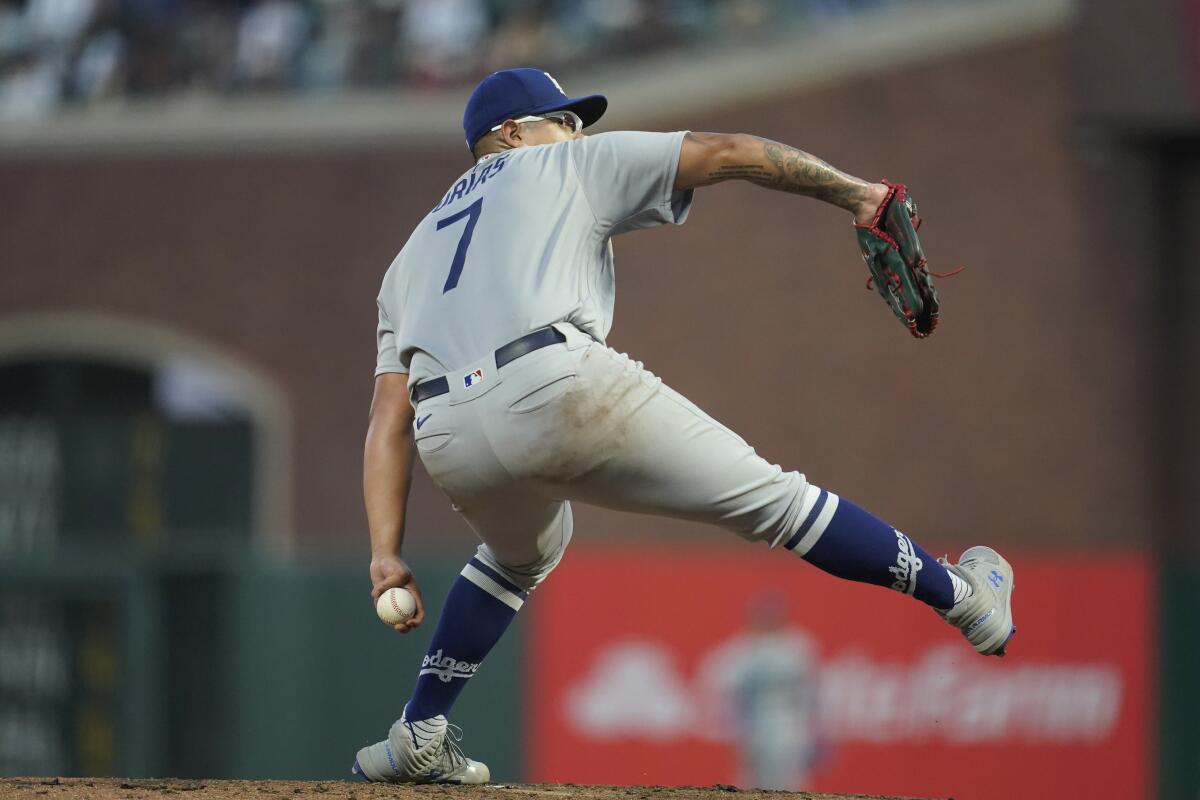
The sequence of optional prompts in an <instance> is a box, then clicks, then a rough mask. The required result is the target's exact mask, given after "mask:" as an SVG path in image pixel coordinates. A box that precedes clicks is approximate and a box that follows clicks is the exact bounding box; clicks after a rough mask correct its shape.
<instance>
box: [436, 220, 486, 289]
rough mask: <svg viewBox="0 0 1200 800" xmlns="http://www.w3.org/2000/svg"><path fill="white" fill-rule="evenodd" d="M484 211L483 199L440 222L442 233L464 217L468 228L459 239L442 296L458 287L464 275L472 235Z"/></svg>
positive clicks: (464, 229)
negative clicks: (460, 277) (464, 265)
mask: <svg viewBox="0 0 1200 800" xmlns="http://www.w3.org/2000/svg"><path fill="white" fill-rule="evenodd" d="M482 209H483V198H482V197H481V198H479V199H478V200H476V201H475V202H474V203H471V205H469V206H467V207H466V208H464V209H463V210H462V211H459V212H458V213H457V214H451V215H450V216H448V217H446V218H445V219H441V220H438V224H437V229H438V230H439V231H440V230H441V229H442V228H445V227H446V226H447V225H453V224H454V223H456V222H458V221H459V220H460V219H462V218H463V217H466V218H467V224H466V227H464V228H463V232H462V236H460V237H459V239H458V249H456V250H455V251H454V260H453V261H451V262H450V274H449V275H447V276H446V285H445V286H443V287H442V294H445V293H446V292H448V291H450V290H451V289H453V288H454V287H455V286H458V277H459V276H460V275H462V270H463V264H464V263H465V262H466V260H467V248H468V247H470V246H471V234H473V233H475V223H476V222H478V221H479V212H480V211H481V210H482Z"/></svg>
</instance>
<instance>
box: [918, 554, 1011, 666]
mask: <svg viewBox="0 0 1200 800" xmlns="http://www.w3.org/2000/svg"><path fill="white" fill-rule="evenodd" d="M938 561H939V563H941V564H942V565H943V566H944V567H945V568H946V569H948V570H950V571H951V572H953V573H954V574H955V575H957V576H958V577H960V578H962V579H963V580H964V581H966V582H967V583H968V584H969V585H970V586H971V596H970V597H965V598H963V599H962V600H960V601H959V602H957V603H955V604H954V608H952V609H950V610H949V611H939V612H938V613H939V614H941V615H942V617H943V618H944V619H945V620H946V621H947V622H949V623H950V624H951V625H953V626H954V627H956V628H958V629H959V630H961V631H962V632H963V636H966V637H967V641H968V642H970V643H971V646H972V647H974V648H975V649H976V650H977V651H979V652H980V653H982V654H983V655H985V656H1003V655H1004V652H1005V650H1006V649H1007V647H1008V642H1009V640H1010V639H1012V637H1013V634H1015V633H1016V632H1017V627H1016V625H1014V624H1013V616H1012V593H1013V569H1012V566H1011V565H1010V564H1009V563H1008V562H1007V561H1005V560H1004V558H1003V557H1002V556H1001V555H1000V554H999V553H997V552H996V551H995V550H993V549H992V548H990V547H972V548H970V549H968V550H966V551H965V552H964V553H963V554H962V555H961V556H959V559H958V563H957V564H950V563H948V562H947V561H946V560H945V559H938Z"/></svg>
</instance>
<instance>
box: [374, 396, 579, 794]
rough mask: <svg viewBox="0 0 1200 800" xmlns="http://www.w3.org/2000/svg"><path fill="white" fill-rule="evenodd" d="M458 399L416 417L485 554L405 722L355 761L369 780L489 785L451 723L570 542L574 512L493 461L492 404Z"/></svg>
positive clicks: (443, 631) (433, 464) (429, 453)
mask: <svg viewBox="0 0 1200 800" xmlns="http://www.w3.org/2000/svg"><path fill="white" fill-rule="evenodd" d="M459 399H460V395H459V393H457V392H451V394H450V395H449V396H442V397H439V398H435V399H433V400H429V401H426V402H425V403H422V404H421V405H420V406H419V407H418V409H417V414H418V416H417V418H418V419H421V420H423V423H424V424H423V425H422V428H421V430H420V432H419V433H418V434H417V437H416V438H417V450H418V452H419V453H420V456H421V461H422V463H423V464H424V466H425V469H426V471H427V472H428V473H429V474H430V476H431V477H432V478H433V480H434V481H435V482H436V483H437V484H438V485H439V486H440V487H441V488H442V489H443V490H444V491H445V492H446V494H447V495H448V496H449V497H450V498H451V501H452V502H453V503H454V504H455V508H456V509H457V510H458V511H459V512H460V513H462V514H463V516H464V517H465V518H466V519H467V521H468V523H470V524H471V526H472V527H473V528H474V529H475V531H476V532H477V533H478V534H479V535H480V538H481V539H482V540H483V541H484V545H483V546H481V547H480V548H479V550H478V552H477V554H476V555H475V556H474V557H473V558H471V560H470V561H469V562H468V563H467V565H466V566H465V567H464V568H463V570H462V572H461V573H460V574H459V576H458V577H457V578H456V579H455V580H454V582H453V584H452V585H451V587H450V590H449V592H448V593H447V596H446V599H445V601H444V602H443V604H442V608H441V611H440V613H439V615H438V621H437V625H436V627H435V628H434V632H433V638H432V640H431V643H430V646H429V650H428V652H427V653H426V655H425V657H424V659H423V660H422V664H421V666H420V669H419V670H418V671H417V676H416V683H415V686H414V688H413V693H412V695H411V696H410V698H409V699H408V702H407V703H406V704H405V709H404V712H403V714H402V715H401V718H400V719H399V720H397V721H396V723H395V724H394V725H393V726H392V728H391V730H390V731H389V734H388V738H387V739H385V740H383V741H381V742H377V743H376V744H374V745H371V746H369V747H365V748H363V749H362V750H360V751H359V753H358V757H357V760H356V763H355V767H354V772H355V773H356V774H358V775H360V776H361V777H364V778H366V779H368V780H374V781H395V782H415V783H428V782H434V781H437V782H457V783H485V782H487V780H488V779H489V778H490V774H489V772H488V769H487V767H486V765H484V764H482V763H480V762H477V761H472V760H471V759H468V758H466V757H465V756H464V755H463V754H462V751H461V750H459V749H458V746H457V744H456V741H457V740H456V739H455V738H453V737H451V736H448V735H447V734H448V731H449V728H450V725H449V722H448V721H447V717H448V716H449V714H450V711H451V709H452V707H453V705H454V703H455V701H456V700H457V699H458V696H459V694H460V693H461V692H462V690H463V689H464V688H465V686H466V684H467V682H468V681H469V680H470V679H471V677H472V676H473V675H474V674H475V672H476V671H477V670H478V669H479V667H480V665H481V664H482V663H483V661H484V659H485V658H486V656H487V655H488V653H489V652H490V651H491V650H492V648H493V647H494V646H495V645H496V643H497V642H498V641H499V640H500V639H501V637H502V636H503V635H504V632H505V631H506V630H507V629H508V626H509V624H510V623H511V622H512V620H513V618H514V617H515V616H516V613H517V611H518V610H520V608H521V606H522V605H523V604H524V602H525V598H526V596H527V593H528V591H529V590H530V589H532V588H533V587H534V586H536V585H537V584H538V583H539V582H540V581H541V580H542V579H543V578H544V577H545V576H546V575H547V574H549V572H550V571H551V570H552V569H553V568H554V567H555V566H556V565H557V564H558V561H559V559H560V558H561V557H562V552H563V550H564V549H565V547H566V545H567V543H568V542H569V541H570V537H571V509H570V506H569V505H568V504H567V503H565V502H562V501H561V500H557V499H554V498H548V497H546V496H544V495H543V494H540V493H536V492H531V491H529V490H528V489H527V488H523V487H522V486H520V485H519V484H518V483H516V482H514V481H513V479H512V477H511V476H510V475H509V474H508V473H507V472H506V470H505V469H504V467H503V465H502V464H501V463H500V462H499V460H498V459H497V458H496V457H495V455H494V453H493V452H492V450H491V446H490V443H489V442H488V439H487V436H486V435H485V434H484V431H483V430H482V427H481V425H480V422H479V420H480V415H481V409H483V408H484V407H485V406H486V403H487V401H488V396H487V395H486V394H480V395H479V396H477V397H469V399H467V401H466V402H455V401H457V400H459ZM485 416H486V414H485Z"/></svg>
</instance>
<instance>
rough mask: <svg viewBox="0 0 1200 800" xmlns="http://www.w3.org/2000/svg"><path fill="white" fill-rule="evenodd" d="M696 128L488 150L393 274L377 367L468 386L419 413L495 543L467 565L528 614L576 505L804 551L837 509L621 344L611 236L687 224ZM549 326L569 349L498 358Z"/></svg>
mask: <svg viewBox="0 0 1200 800" xmlns="http://www.w3.org/2000/svg"><path fill="white" fill-rule="evenodd" d="M684 136H685V134H684V133H668V134H656V133H605V134H599V135H597V136H589V137H585V138H582V139H575V140H572V141H570V142H563V143H560V144H552V145H540V146H535V147H524V148H518V149H516V150H513V151H509V152H505V153H503V154H499V155H496V156H493V157H491V158H488V159H485V160H483V161H481V162H480V163H479V164H477V165H476V166H475V167H474V168H473V169H471V170H470V171H469V172H468V173H467V174H466V175H464V176H463V177H462V178H460V179H459V180H458V181H456V182H455V184H454V185H453V186H452V187H451V189H450V191H449V192H447V193H446V196H445V197H443V198H442V200H441V202H439V203H438V204H437V206H436V207H435V208H434V210H433V211H432V212H431V213H430V214H429V215H428V216H427V217H426V218H425V219H424V220H422V221H421V223H420V224H419V225H418V226H417V229H416V231H415V232H414V233H413V235H412V238H411V239H410V240H409V241H408V244H406V245H405V247H404V250H402V251H401V253H400V255H399V256H397V257H396V260H395V261H394V262H393V263H392V266H391V268H390V269H389V270H388V273H387V276H386V277H385V278H384V281H383V288H382V290H381V291H380V293H379V303H378V304H379V360H378V365H377V367H376V372H377V374H379V373H386V372H399V373H403V372H409V373H410V376H409V384H410V385H413V384H415V383H418V382H420V381H422V380H425V379H427V378H431V377H438V376H442V375H446V376H447V377H448V378H449V381H448V386H449V391H448V392H447V393H446V394H442V395H439V396H435V397H431V398H427V399H425V400H422V401H421V402H420V403H419V404H418V405H417V407H416V413H415V417H414V421H413V429H414V430H413V438H414V441H415V442H416V448H417V451H418V452H419V453H420V456H421V462H422V464H424V466H425V469H426V471H427V472H428V473H429V475H430V477H431V478H433V480H434V482H436V483H437V485H438V486H440V487H441V488H442V490H443V491H444V492H445V493H446V494H447V495H448V496H449V497H450V499H451V501H452V502H453V504H454V507H455V509H456V510H457V511H458V512H459V513H461V514H462V515H463V517H464V518H465V519H466V520H467V522H468V523H470V525H471V527H472V528H473V529H474V530H475V532H476V533H477V534H479V537H480V539H482V540H483V545H482V546H481V547H480V549H479V554H478V559H473V560H472V564H469V565H468V566H467V567H466V569H464V571H463V573H462V574H463V575H464V576H465V577H466V578H467V579H468V580H470V581H471V582H473V583H475V584H476V585H477V586H479V587H480V588H482V589H484V590H485V591H487V592H489V593H491V594H492V595H494V596H495V597H497V598H499V599H500V600H501V601H502V602H504V603H506V604H508V605H509V606H511V607H512V608H519V607H520V606H521V604H522V603H523V602H524V598H525V591H526V590H528V589H531V588H533V587H534V586H536V585H537V584H538V583H539V582H540V581H541V580H542V579H543V578H545V576H546V575H547V574H549V572H550V571H551V570H552V569H554V567H555V565H556V564H558V562H559V559H560V558H561V557H562V554H563V551H564V550H565V549H566V547H567V544H568V543H569V542H570V540H571V534H572V530H573V522H572V515H571V506H570V501H571V500H580V501H584V502H587V503H592V504H595V505H600V506H606V507H609V508H617V509H622V510H627V511H639V512H646V513H652V514H662V515H667V516H673V517H680V518H683V519H691V520H697V521H702V522H709V523H712V524H714V525H721V526H722V527H725V528H727V529H729V530H731V531H734V532H735V533H737V534H739V535H741V536H743V537H745V538H747V539H751V540H758V541H767V542H770V543H771V544H772V545H774V544H779V543H783V542H785V541H786V542H787V546H788V548H789V549H792V550H793V552H795V553H797V554H798V555H803V554H804V553H805V552H807V550H808V548H810V547H811V546H812V544H813V543H814V542H815V541H816V540H817V538H818V537H819V536H820V535H821V533H822V532H823V531H824V529H825V526H826V525H827V524H828V522H829V519H830V518H832V515H833V513H834V510H835V509H836V508H837V497H836V495H833V494H832V493H826V492H823V491H821V490H820V489H818V488H817V487H815V486H812V485H811V484H809V483H808V482H807V481H806V480H805V478H804V476H803V475H801V474H800V473H798V472H784V471H783V470H782V469H780V468H779V467H778V466H776V465H774V464H771V463H769V462H767V461H765V460H764V459H763V458H761V457H760V456H758V455H757V454H756V453H755V452H754V450H753V448H751V447H750V446H749V445H748V444H747V443H746V442H745V441H744V440H742V439H741V438H740V437H738V436H737V435H736V434H735V433H733V432H732V431H730V430H729V429H728V428H726V427H724V426H723V425H721V424H720V423H719V422H717V421H716V420H714V419H712V418H711V417H709V416H708V415H707V414H705V413H704V412H703V411H701V410H700V409H699V408H697V407H696V406H695V405H693V404H692V403H690V402H689V401H688V400H687V399H686V398H684V397H683V396H681V395H680V394H679V393H678V392H675V391H672V390H671V389H670V388H669V387H667V386H664V385H663V383H662V381H661V380H660V379H659V378H657V377H656V376H655V375H654V374H653V373H651V372H650V371H648V370H646V369H645V368H644V367H643V366H642V364H641V363H640V362H637V361H634V360H632V359H630V358H629V357H628V356H626V355H624V354H621V353H617V352H615V351H614V350H612V349H611V348H609V347H606V346H605V345H604V343H603V340H604V337H605V336H606V334H607V333H608V330H609V326H610V324H611V322H612V310H613V297H614V288H615V286H614V276H613V257H612V246H611V243H610V239H611V237H612V236H614V235H616V234H618V233H622V232H625V231H629V230H634V229H636V228H645V227H651V226H655V225H661V224H663V223H667V222H673V223H681V222H683V221H684V218H685V217H686V216H687V212H688V209H689V207H690V204H691V192H676V191H674V190H673V185H674V182H675V173H676V170H677V168H678V162H679V152H680V148H681V146H682V142H683V137H684ZM547 325H553V326H554V327H555V328H557V329H558V330H559V331H560V332H562V333H563V334H564V337H565V339H566V341H565V342H563V343H560V344H556V345H551V346H548V347H544V348H541V349H538V350H536V351H534V352H531V353H528V354H526V355H524V356H522V357H520V358H518V359H515V360H513V361H511V362H509V363H507V364H506V365H505V366H503V367H500V368H497V367H496V362H495V358H494V357H493V351H494V350H495V349H496V348H497V347H499V346H501V345H503V344H506V343H507V342H510V341H512V340H514V339H516V338H518V337H520V336H522V335H524V334H526V333H529V332H531V331H533V330H536V329H538V328H541V327H544V326H547ZM802 523H803V524H802ZM797 531H799V533H797ZM801 535H802V538H801ZM788 537H791V539H789V538H788ZM476 561H478V564H479V565H480V566H474V565H475V563H476ZM497 578H499V580H497Z"/></svg>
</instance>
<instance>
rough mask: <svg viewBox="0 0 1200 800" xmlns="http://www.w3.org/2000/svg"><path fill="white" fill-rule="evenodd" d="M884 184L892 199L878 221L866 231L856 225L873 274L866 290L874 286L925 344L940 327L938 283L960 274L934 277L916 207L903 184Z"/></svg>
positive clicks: (877, 214)
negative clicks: (936, 280)
mask: <svg viewBox="0 0 1200 800" xmlns="http://www.w3.org/2000/svg"><path fill="white" fill-rule="evenodd" d="M883 183H884V184H886V185H887V186H888V193H887V197H885V198H884V200H883V202H882V203H880V204H879V208H878V209H877V210H876V211H875V217H874V218H873V219H872V220H871V221H870V223H868V224H866V225H859V224H857V223H855V225H854V232H855V233H856V234H857V235H858V246H859V248H860V249H861V250H862V257H863V261H865V262H866V263H867V269H868V270H870V272H871V277H870V278H868V279H867V288H868V289H870V288H871V287H872V285H873V286H874V287H875V289H876V290H877V291H878V292H879V295H880V296H881V297H882V298H883V299H884V301H885V302H886V303H887V304H888V307H889V308H891V309H892V313H894V314H895V315H896V316H897V317H898V318H899V319H900V321H901V322H902V323H904V326H905V327H906V328H908V331H909V333H911V334H912V335H913V336H915V337H917V338H918V339H924V338H925V337H926V336H928V335H929V334H931V333H933V330H934V328H936V327H937V324H938V296H937V290H935V289H934V288H933V277H934V276H937V277H945V276H946V275H953V274H955V272H958V270H954V271H952V272H948V273H945V274H944V275H942V274H938V273H931V272H930V271H929V262H928V261H927V260H926V258H925V253H924V252H922V250H921V240H920V239H919V238H917V228H919V227H921V218H920V217H919V216H917V204H916V203H914V202H913V199H912V197H911V196H910V195H909V194H908V188H907V187H906V186H905V185H904V184H903V183H892V182H890V181H886V180H885V181H883Z"/></svg>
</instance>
